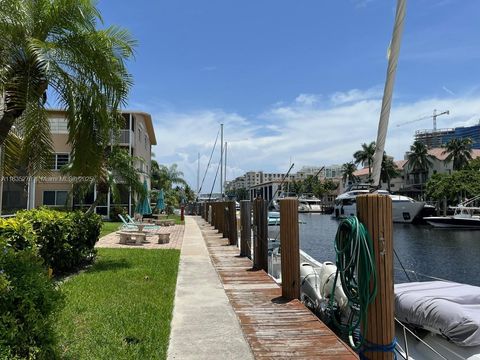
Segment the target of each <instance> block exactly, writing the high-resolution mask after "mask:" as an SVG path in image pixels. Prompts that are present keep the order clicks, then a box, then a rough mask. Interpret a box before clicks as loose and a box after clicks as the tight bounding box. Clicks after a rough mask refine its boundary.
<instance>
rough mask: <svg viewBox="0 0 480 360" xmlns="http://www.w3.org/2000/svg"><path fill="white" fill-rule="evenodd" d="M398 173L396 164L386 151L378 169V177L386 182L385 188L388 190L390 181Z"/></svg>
mask: <svg viewBox="0 0 480 360" xmlns="http://www.w3.org/2000/svg"><path fill="white" fill-rule="evenodd" d="M398 175H400V171H399V170H398V167H397V165H396V164H395V162H394V161H393V159H392V158H391V157H389V156H387V154H386V153H384V154H383V159H382V167H381V169H380V178H381V180H382V181H383V182H386V183H387V190H388V191H389V192H390V187H391V184H390V181H391V180H392V179H393V178H394V177H397V176H398Z"/></svg>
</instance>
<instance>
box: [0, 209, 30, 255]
mask: <svg viewBox="0 0 480 360" xmlns="http://www.w3.org/2000/svg"><path fill="white" fill-rule="evenodd" d="M0 238H2V239H4V241H5V242H6V243H7V244H8V246H11V247H13V248H14V249H16V250H23V249H27V248H34V247H35V240H36V236H35V232H34V231H33V228H32V225H31V223H30V222H27V221H23V220H20V219H18V218H15V217H12V218H8V219H2V218H0Z"/></svg>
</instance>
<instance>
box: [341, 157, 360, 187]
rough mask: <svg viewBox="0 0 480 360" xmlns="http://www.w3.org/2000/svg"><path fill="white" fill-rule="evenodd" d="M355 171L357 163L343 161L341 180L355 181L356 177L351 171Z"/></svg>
mask: <svg viewBox="0 0 480 360" xmlns="http://www.w3.org/2000/svg"><path fill="white" fill-rule="evenodd" d="M355 171H357V165H355V163H354V162H353V161H350V162H348V163H345V164H343V165H342V180H343V182H344V183H346V182H347V181H349V182H355V181H357V179H358V178H357V177H356V176H355V175H353V173H354V172H355Z"/></svg>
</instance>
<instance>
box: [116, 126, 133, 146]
mask: <svg viewBox="0 0 480 360" xmlns="http://www.w3.org/2000/svg"><path fill="white" fill-rule="evenodd" d="M130 141H131V142H130ZM110 142H111V144H114V143H115V139H114V135H113V134H112V136H111V141H110ZM130 144H131V145H132V147H135V136H134V133H133V131H132V130H128V129H121V130H119V132H118V145H121V146H128V145H130Z"/></svg>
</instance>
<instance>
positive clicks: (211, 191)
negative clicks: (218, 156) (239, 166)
mask: <svg viewBox="0 0 480 360" xmlns="http://www.w3.org/2000/svg"><path fill="white" fill-rule="evenodd" d="M220 165H222V164H221V162H220V161H219V162H218V166H217V171H216V172H215V179H213V184H212V190H210V195H208V200H211V199H212V193H213V188H214V187H215V182H216V181H217V175H218V169H220Z"/></svg>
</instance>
